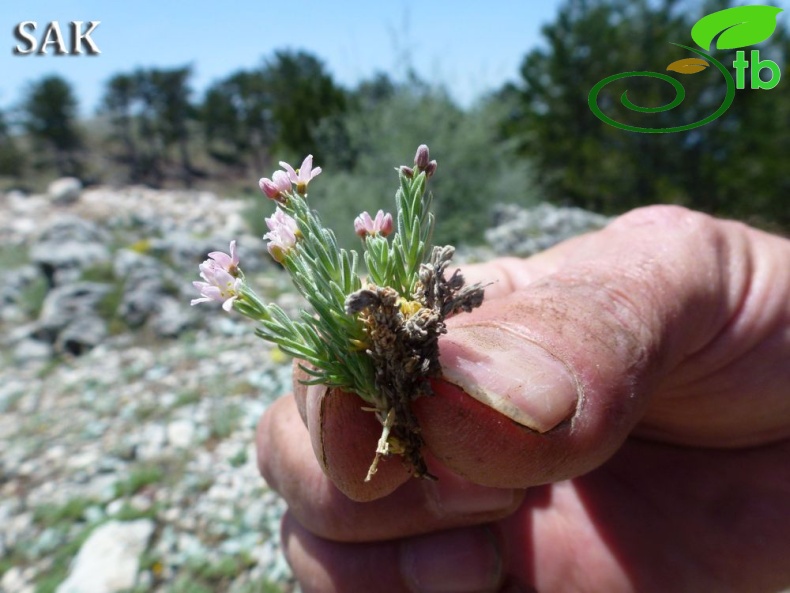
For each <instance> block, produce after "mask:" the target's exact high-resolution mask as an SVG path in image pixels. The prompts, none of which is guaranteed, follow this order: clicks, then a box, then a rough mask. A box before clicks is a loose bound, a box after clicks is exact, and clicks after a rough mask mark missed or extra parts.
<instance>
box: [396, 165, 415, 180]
mask: <svg viewBox="0 0 790 593" xmlns="http://www.w3.org/2000/svg"><path fill="white" fill-rule="evenodd" d="M398 170H399V171H400V172H401V173H403V174H404V175H405V176H406V177H408V178H409V179H411V178H412V177H414V169H412V168H411V167H407V166H406V165H401V166H400V168H399V169H398Z"/></svg>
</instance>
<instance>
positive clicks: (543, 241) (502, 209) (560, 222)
mask: <svg viewBox="0 0 790 593" xmlns="http://www.w3.org/2000/svg"><path fill="white" fill-rule="evenodd" d="M494 222H495V226H494V227H493V228H491V229H489V230H487V231H486V233H485V237H486V240H487V241H488V242H489V244H490V245H491V247H492V248H493V249H494V251H495V252H496V253H497V254H499V255H515V256H520V257H527V256H530V255H533V254H535V253H538V252H540V251H544V250H545V249H548V248H549V247H551V246H552V245H556V244H557V243H560V242H562V241H565V240H566V239H570V238H571V237H574V236H576V235H581V234H582V233H586V232H589V231H593V230H597V229H600V228H603V227H604V226H606V225H607V224H608V222H609V218H607V217H606V216H602V215H600V214H596V213H594V212H588V211H587V210H582V209H581V208H564V207H557V206H552V205H551V204H546V203H543V204H539V205H538V206H536V207H534V208H528V209H525V208H522V207H520V206H518V205H515V204H498V205H497V206H495V207H494Z"/></svg>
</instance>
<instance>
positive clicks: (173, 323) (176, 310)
mask: <svg viewBox="0 0 790 593" xmlns="http://www.w3.org/2000/svg"><path fill="white" fill-rule="evenodd" d="M196 320H197V313H195V312H194V311H193V310H192V309H190V307H189V303H188V302H186V301H179V300H178V299H176V298H174V297H172V296H160V298H159V299H158V300H157V302H156V311H155V313H154V314H153V316H152V317H151V328H152V329H153V330H154V333H156V335H157V336H160V337H162V338H175V337H178V336H179V335H180V334H181V333H182V332H184V331H186V330H187V329H189V328H190V327H193V326H194V325H196Z"/></svg>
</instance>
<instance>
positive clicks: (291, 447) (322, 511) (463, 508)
mask: <svg viewBox="0 0 790 593" xmlns="http://www.w3.org/2000/svg"><path fill="white" fill-rule="evenodd" d="M309 441H310V439H309V435H308V433H307V430H306V429H305V427H304V425H303V424H302V423H301V421H300V419H299V417H298V413H297V411H296V406H295V403H294V400H293V398H291V397H287V398H282V399H280V400H278V401H277V402H275V403H274V404H273V405H272V406H270V408H269V409H268V410H267V412H266V413H265V414H264V416H263V418H262V419H261V422H260V423H259V428H258V435H257V443H258V464H259V468H260V471H261V474H262V475H263V476H264V478H265V479H266V482H267V483H268V484H269V486H270V487H272V488H273V489H274V490H276V491H277V492H279V493H280V494H281V495H282V496H283V497H284V498H285V500H286V501H287V502H288V504H289V507H290V510H291V512H292V513H293V514H294V516H296V518H297V519H298V520H299V522H300V523H301V524H302V525H304V526H305V527H306V528H308V529H309V530H310V531H312V532H313V533H316V534H318V535H321V536H322V537H325V538H328V539H333V540H340V541H351V542H353V541H356V542H361V541H374V540H381V539H392V538H398V537H403V536H407V535H414V534H418V533H425V532H429V531H437V530H444V529H448V528H451V527H458V526H466V525H475V524H481V523H487V522H490V521H494V520H497V519H500V518H502V517H505V516H507V515H508V514H510V513H511V512H512V511H513V510H515V508H516V507H517V506H518V505H519V504H520V501H521V499H522V497H523V493H522V492H521V491H514V490H510V489H498V488H487V487H484V486H478V485H475V484H471V483H469V482H467V481H465V480H462V479H461V478H459V477H457V476H454V475H453V474H451V473H449V472H447V471H446V470H443V469H442V468H441V467H437V468H436V471H437V473H438V474H439V481H438V482H431V481H428V480H410V481H409V482H408V483H407V484H405V485H404V486H402V487H401V488H400V489H398V491H397V492H395V493H394V494H392V495H390V496H386V497H383V498H378V499H377V500H375V501H373V502H369V503H365V504H361V503H358V502H354V501H353V500H351V499H350V498H349V497H348V496H346V494H345V493H343V492H341V491H340V490H339V489H338V488H337V487H336V486H335V485H334V484H333V483H332V482H331V481H330V479H329V478H328V477H327V476H326V475H325V474H324V472H323V470H322V469H321V467H320V465H319V464H318V461H317V460H316V458H315V456H314V455H313V451H312V447H311V444H310V442H309ZM395 461H396V462H397V463H398V464H399V465H400V462H399V461H397V460H395ZM359 470H360V471H359V473H357V481H356V484H358V485H359V486H357V487H358V488H362V487H363V484H364V482H363V479H362V478H363V476H364V472H365V471H367V467H366V466H365V465H364V464H360V467H359ZM376 477H378V475H377V476H376ZM373 482H375V478H374V480H373ZM355 492H356V491H355ZM355 492H352V493H355Z"/></svg>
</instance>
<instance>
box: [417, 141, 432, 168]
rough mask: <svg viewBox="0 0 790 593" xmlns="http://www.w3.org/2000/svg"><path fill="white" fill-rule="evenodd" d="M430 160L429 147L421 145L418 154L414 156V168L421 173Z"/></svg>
mask: <svg viewBox="0 0 790 593" xmlns="http://www.w3.org/2000/svg"><path fill="white" fill-rule="evenodd" d="M430 158H431V157H430V154H429V152H428V146H427V145H425V144H420V146H419V148H417V154H415V155H414V166H415V167H416V168H417V169H418V170H419V171H422V170H424V169H425V167H427V166H428V160H429V159H430Z"/></svg>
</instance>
